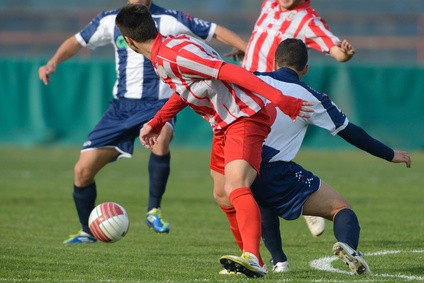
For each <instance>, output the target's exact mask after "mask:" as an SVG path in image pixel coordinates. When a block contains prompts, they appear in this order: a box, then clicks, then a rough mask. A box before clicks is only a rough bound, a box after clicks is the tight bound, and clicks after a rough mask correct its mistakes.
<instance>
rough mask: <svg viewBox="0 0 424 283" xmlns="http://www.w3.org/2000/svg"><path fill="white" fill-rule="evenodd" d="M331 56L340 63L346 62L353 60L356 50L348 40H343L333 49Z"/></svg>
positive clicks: (331, 49)
mask: <svg viewBox="0 0 424 283" xmlns="http://www.w3.org/2000/svg"><path fill="white" fill-rule="evenodd" d="M329 54H330V56H332V57H334V59H336V60H337V61H339V62H346V61H349V60H350V59H352V57H353V55H354V54H355V48H353V46H352V44H350V43H349V42H348V41H347V40H343V41H342V42H339V43H338V44H336V45H334V46H333V47H331V48H330V52H329Z"/></svg>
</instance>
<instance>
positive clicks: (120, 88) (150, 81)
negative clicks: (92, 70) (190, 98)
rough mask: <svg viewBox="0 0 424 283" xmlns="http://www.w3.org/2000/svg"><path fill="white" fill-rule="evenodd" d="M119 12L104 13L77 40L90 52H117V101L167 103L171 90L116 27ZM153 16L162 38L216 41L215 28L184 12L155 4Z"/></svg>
mask: <svg viewBox="0 0 424 283" xmlns="http://www.w3.org/2000/svg"><path fill="white" fill-rule="evenodd" d="M118 12H119V9H116V10H111V11H105V12H101V13H100V14H98V15H97V17H96V18H95V19H93V20H92V21H91V22H90V23H89V24H88V25H87V26H86V27H85V28H84V29H83V30H82V31H80V32H79V33H77V34H76V35H75V37H76V38H77V40H78V42H79V43H80V44H81V45H82V46H84V47H88V48H90V49H95V48H97V47H100V46H104V45H107V44H112V45H113V46H114V48H115V61H116V83H115V85H114V87H113V96H114V97H115V98H121V97H125V98H129V99H149V100H151V99H156V100H158V99H167V98H169V97H170V95H171V94H172V91H171V90H170V88H169V86H168V85H166V84H165V83H163V82H162V81H161V80H160V79H159V77H158V76H157V75H156V73H155V71H154V69H153V66H152V64H151V62H150V60H148V59H147V58H145V57H144V56H143V55H141V54H138V53H136V52H134V51H133V50H132V49H131V48H129V47H128V45H127V43H126V42H125V40H124V37H123V36H122V34H121V33H120V31H119V29H118V28H117V26H116V25H115V18H116V15H117V14H118ZM150 13H151V14H152V17H153V19H154V20H155V22H156V26H157V28H158V31H159V32H160V33H161V34H163V35H177V34H182V33H184V34H189V35H193V36H196V37H198V38H201V39H203V40H205V41H209V40H211V39H212V38H213V35H214V33H215V29H216V24H215V23H211V22H208V21H204V20H201V19H198V18H194V17H191V16H189V15H187V14H185V13H183V12H181V11H175V10H168V9H164V8H162V7H159V6H157V5H155V4H153V3H152V5H151V7H150Z"/></svg>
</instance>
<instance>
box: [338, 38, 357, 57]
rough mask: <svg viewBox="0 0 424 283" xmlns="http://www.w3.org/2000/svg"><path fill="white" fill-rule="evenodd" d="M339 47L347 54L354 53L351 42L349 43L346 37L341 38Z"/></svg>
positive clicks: (351, 54)
mask: <svg viewBox="0 0 424 283" xmlns="http://www.w3.org/2000/svg"><path fill="white" fill-rule="evenodd" d="M339 47H340V48H341V49H342V50H343V52H344V53H346V54H347V55H350V56H353V55H354V54H355V48H353V46H352V44H350V43H349V42H348V41H347V40H346V39H345V40H343V41H342V42H341V43H340V45H339Z"/></svg>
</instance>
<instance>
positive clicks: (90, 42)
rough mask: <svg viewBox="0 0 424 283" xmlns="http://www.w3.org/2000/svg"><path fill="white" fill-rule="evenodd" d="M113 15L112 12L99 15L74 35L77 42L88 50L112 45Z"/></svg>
mask: <svg viewBox="0 0 424 283" xmlns="http://www.w3.org/2000/svg"><path fill="white" fill-rule="evenodd" d="M115 15H116V14H115V13H114V11H107V12H101V13H99V14H98V15H97V16H96V18H94V19H93V20H92V21H91V22H90V23H89V24H88V25H87V26H86V27H85V28H83V29H82V30H81V31H80V32H79V33H77V34H76V35H75V37H76V39H77V40H78V42H79V43H80V44H81V45H82V46H84V47H87V48H90V49H95V48H97V47H100V46H104V45H107V44H109V43H112V42H113V31H114V26H115Z"/></svg>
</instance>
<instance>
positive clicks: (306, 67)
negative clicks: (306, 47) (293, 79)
mask: <svg viewBox="0 0 424 283" xmlns="http://www.w3.org/2000/svg"><path fill="white" fill-rule="evenodd" d="M308 71H309V65H308V64H306V66H305V68H303V70H302V76H304V75H306V73H307V72H308Z"/></svg>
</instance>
